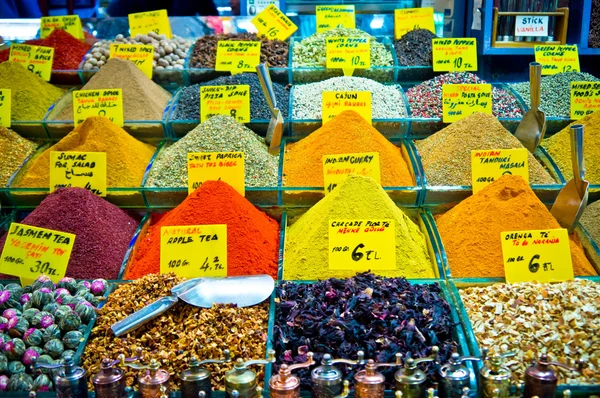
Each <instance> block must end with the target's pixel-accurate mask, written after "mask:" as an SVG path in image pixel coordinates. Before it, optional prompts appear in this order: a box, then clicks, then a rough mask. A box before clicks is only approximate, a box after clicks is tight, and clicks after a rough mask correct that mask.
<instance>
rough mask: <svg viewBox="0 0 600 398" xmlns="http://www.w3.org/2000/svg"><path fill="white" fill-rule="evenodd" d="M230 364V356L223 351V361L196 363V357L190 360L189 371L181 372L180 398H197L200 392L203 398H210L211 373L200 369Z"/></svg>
mask: <svg viewBox="0 0 600 398" xmlns="http://www.w3.org/2000/svg"><path fill="white" fill-rule="evenodd" d="M226 362H231V354H230V352H229V350H224V351H223V359H205V360H203V361H198V359H197V358H196V357H192V358H191V359H190V367H189V369H186V370H184V371H183V372H181V375H180V376H179V377H180V378H181V397H182V398H198V396H199V394H200V392H201V391H203V392H204V397H206V398H211V397H212V386H211V373H210V370H208V369H206V368H203V367H201V365H205V364H208V363H226Z"/></svg>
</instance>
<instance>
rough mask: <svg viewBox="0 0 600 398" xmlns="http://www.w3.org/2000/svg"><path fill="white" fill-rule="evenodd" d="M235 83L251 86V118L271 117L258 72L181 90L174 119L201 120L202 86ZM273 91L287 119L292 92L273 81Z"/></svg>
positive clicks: (265, 118) (227, 77)
mask: <svg viewBox="0 0 600 398" xmlns="http://www.w3.org/2000/svg"><path fill="white" fill-rule="evenodd" d="M233 84H247V85H249V86H250V119H252V120H269V119H271V110H270V109H269V104H268V103H267V100H266V98H265V95H264V93H263V91H262V88H261V86H260V81H259V80H258V77H257V76H256V73H242V74H239V75H233V76H222V77H219V78H216V79H214V80H211V81H208V82H204V83H200V84H194V85H193V86H189V87H185V88H184V89H183V90H182V91H181V95H180V97H179V101H178V102H177V108H176V109H175V112H174V113H173V119H175V120H200V87H202V86H227V85H233ZM273 92H274V93H275V98H276V100H277V106H278V107H279V109H280V110H281V113H282V116H283V118H284V119H287V117H288V104H289V102H290V92H289V91H288V90H287V88H286V87H284V86H282V85H281V84H278V83H273Z"/></svg>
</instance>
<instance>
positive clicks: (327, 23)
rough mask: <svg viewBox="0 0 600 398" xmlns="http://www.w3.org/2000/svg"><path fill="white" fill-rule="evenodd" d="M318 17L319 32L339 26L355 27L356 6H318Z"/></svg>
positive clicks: (316, 9)
mask: <svg viewBox="0 0 600 398" xmlns="http://www.w3.org/2000/svg"><path fill="white" fill-rule="evenodd" d="M315 13H316V17H317V33H321V32H325V31H327V30H331V29H334V28H337V27H339V26H341V27H344V28H348V29H355V28H356V17H355V15H354V6H353V5H348V6H317V7H316V8H315Z"/></svg>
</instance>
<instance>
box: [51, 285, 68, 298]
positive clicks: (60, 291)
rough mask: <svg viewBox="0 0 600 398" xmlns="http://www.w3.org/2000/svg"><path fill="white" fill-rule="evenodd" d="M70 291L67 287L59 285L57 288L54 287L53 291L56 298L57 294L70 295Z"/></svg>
mask: <svg viewBox="0 0 600 398" xmlns="http://www.w3.org/2000/svg"><path fill="white" fill-rule="evenodd" d="M70 295H71V292H70V291H69V290H68V289H65V288H64V287H59V288H58V289H56V290H55V291H54V297H55V298H58V297H59V296H70Z"/></svg>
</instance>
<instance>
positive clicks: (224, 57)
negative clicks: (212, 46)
mask: <svg viewBox="0 0 600 398" xmlns="http://www.w3.org/2000/svg"><path fill="white" fill-rule="evenodd" d="M258 64H260V42H259V41H225V40H220V41H219V42H218V45H217V60H216V64H215V70H216V71H221V72H231V74H232V75H235V74H237V73H242V72H256V65H258Z"/></svg>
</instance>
